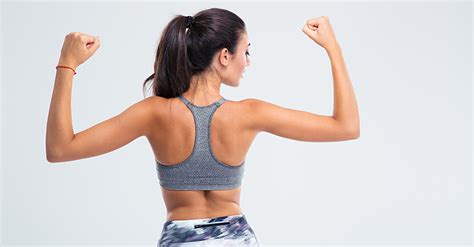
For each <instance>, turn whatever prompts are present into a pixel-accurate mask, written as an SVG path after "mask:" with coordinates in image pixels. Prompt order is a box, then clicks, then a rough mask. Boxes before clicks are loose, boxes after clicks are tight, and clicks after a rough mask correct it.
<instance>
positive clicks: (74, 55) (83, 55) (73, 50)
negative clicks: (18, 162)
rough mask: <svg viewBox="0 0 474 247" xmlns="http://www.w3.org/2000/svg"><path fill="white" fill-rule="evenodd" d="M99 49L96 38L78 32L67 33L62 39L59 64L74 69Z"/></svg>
mask: <svg viewBox="0 0 474 247" xmlns="http://www.w3.org/2000/svg"><path fill="white" fill-rule="evenodd" d="M99 47H100V40H99V37H98V36H92V35H88V34H85V33H79V32H73V33H69V34H68V35H66V37H65V38H64V43H63V47H62V48H61V56H60V58H59V64H60V65H67V66H71V67H73V68H74V69H76V67H77V66H79V65H81V64H82V63H84V62H85V61H86V60H87V59H89V58H90V57H91V56H92V55H93V54H94V53H95V51H96V50H97V49H99Z"/></svg>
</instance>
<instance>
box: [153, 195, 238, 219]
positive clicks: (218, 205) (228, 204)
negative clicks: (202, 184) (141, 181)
mask: <svg viewBox="0 0 474 247" xmlns="http://www.w3.org/2000/svg"><path fill="white" fill-rule="evenodd" d="M161 191H162V193H163V198H164V201H165V205H166V209H167V216H166V220H167V221H170V220H190V219H205V218H214V217H219V216H227V215H237V214H242V210H241V208H240V187H239V188H235V189H230V190H211V191H209V190H184V191H180V190H169V189H165V188H163V187H161Z"/></svg>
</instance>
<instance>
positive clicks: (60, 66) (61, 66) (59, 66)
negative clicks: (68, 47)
mask: <svg viewBox="0 0 474 247" xmlns="http://www.w3.org/2000/svg"><path fill="white" fill-rule="evenodd" d="M57 68H67V69H71V70H72V71H74V74H77V73H76V71H75V70H74V69H73V68H71V67H68V66H63V65H58V66H56V69H57Z"/></svg>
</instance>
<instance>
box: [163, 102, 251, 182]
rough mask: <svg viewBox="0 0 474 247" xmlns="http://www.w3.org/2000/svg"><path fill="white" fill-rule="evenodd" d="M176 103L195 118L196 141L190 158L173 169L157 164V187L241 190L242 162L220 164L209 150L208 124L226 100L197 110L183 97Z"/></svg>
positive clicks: (170, 166) (172, 166) (199, 107)
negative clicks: (234, 164) (188, 110)
mask: <svg viewBox="0 0 474 247" xmlns="http://www.w3.org/2000/svg"><path fill="white" fill-rule="evenodd" d="M179 99H180V100H181V101H182V102H183V103H184V104H185V105H186V106H187V107H188V108H189V109H190V110H191V112H192V114H193V117H194V127H195V137H194V146H193V151H192V152H191V154H190V155H189V156H188V158H186V159H185V160H184V161H182V162H180V163H178V164H175V165H163V164H161V163H159V162H158V161H157V160H155V162H156V169H157V173H158V179H159V181H160V185H161V186H162V187H164V188H166V189H171V190H226V189H233V188H237V187H240V185H241V182H242V178H243V175H244V170H245V166H244V164H245V160H244V161H243V162H242V164H240V165H238V166H230V165H226V164H223V163H221V162H219V161H218V160H217V159H216V157H215V156H214V154H213V153H212V150H211V145H210V135H209V132H210V123H211V119H212V116H213V114H214V112H215V111H216V110H217V108H218V107H219V106H221V105H222V104H223V103H224V102H225V101H226V99H225V98H221V99H220V100H218V101H216V102H214V103H212V104H210V105H207V106H196V105H194V104H192V103H191V102H190V101H188V100H187V99H186V98H185V97H183V96H179Z"/></svg>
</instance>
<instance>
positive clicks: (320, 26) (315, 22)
mask: <svg viewBox="0 0 474 247" xmlns="http://www.w3.org/2000/svg"><path fill="white" fill-rule="evenodd" d="M302 31H303V33H305V34H306V35H308V37H309V38H310V39H312V40H313V41H314V42H316V43H317V44H319V45H320V46H322V47H323V48H324V49H326V50H330V49H332V48H333V47H335V46H337V45H338V43H337V41H336V37H335V35H334V31H333V30H332V27H331V23H330V22H329V17H327V16H321V17H318V18H312V19H309V20H308V21H306V24H305V25H304V26H303V29H302Z"/></svg>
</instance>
